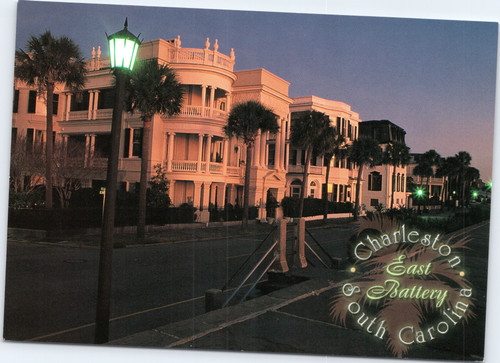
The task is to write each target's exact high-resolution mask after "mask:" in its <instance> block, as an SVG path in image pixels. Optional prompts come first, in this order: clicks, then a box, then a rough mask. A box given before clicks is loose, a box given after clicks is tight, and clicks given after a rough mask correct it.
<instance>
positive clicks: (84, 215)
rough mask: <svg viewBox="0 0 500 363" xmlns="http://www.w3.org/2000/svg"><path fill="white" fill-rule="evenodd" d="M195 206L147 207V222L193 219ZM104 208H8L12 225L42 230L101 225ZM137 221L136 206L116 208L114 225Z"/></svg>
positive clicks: (178, 221) (129, 223)
mask: <svg viewBox="0 0 500 363" xmlns="http://www.w3.org/2000/svg"><path fill="white" fill-rule="evenodd" d="M195 211H196V208H193V207H191V206H188V205H185V206H181V207H178V208H173V207H169V208H148V209H147V211H146V224H154V225H163V224H171V223H192V222H194V221H195ZM101 221H102V209H101V208H69V209H13V208H9V222H8V223H9V227H12V228H27V229H40V230H48V231H54V230H69V229H84V228H99V227H101ZM136 224H137V208H117V213H116V217H115V226H134V225H136Z"/></svg>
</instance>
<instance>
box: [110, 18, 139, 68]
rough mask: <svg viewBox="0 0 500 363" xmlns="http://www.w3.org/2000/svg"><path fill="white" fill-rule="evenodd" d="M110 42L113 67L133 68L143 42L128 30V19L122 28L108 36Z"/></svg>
mask: <svg viewBox="0 0 500 363" xmlns="http://www.w3.org/2000/svg"><path fill="white" fill-rule="evenodd" d="M108 43H109V60H110V65H111V68H125V69H129V70H132V68H134V63H135V59H136V57H137V51H138V50H139V46H140V44H141V42H140V41H139V38H138V37H136V36H135V35H134V34H132V33H131V32H129V31H128V30H127V21H126V20H125V27H124V28H123V29H122V30H120V31H119V32H117V33H115V34H112V35H110V36H108Z"/></svg>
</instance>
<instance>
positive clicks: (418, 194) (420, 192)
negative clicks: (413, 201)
mask: <svg viewBox="0 0 500 363" xmlns="http://www.w3.org/2000/svg"><path fill="white" fill-rule="evenodd" d="M415 196H416V197H417V198H422V197H424V196H425V191H424V189H423V188H417V189H416V190H415Z"/></svg>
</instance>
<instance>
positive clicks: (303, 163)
mask: <svg viewBox="0 0 500 363" xmlns="http://www.w3.org/2000/svg"><path fill="white" fill-rule="evenodd" d="M300 164H301V165H305V164H306V151H305V150H302V152H301V153H300Z"/></svg>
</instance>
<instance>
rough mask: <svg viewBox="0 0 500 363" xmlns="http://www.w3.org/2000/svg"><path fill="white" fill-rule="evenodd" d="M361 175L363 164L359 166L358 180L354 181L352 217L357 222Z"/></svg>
mask: <svg viewBox="0 0 500 363" xmlns="http://www.w3.org/2000/svg"><path fill="white" fill-rule="evenodd" d="M362 175H363V164H360V165H359V170H358V179H357V181H356V201H355V203H354V211H353V216H354V220H355V221H357V220H358V210H359V190H360V189H361V177H362Z"/></svg>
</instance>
